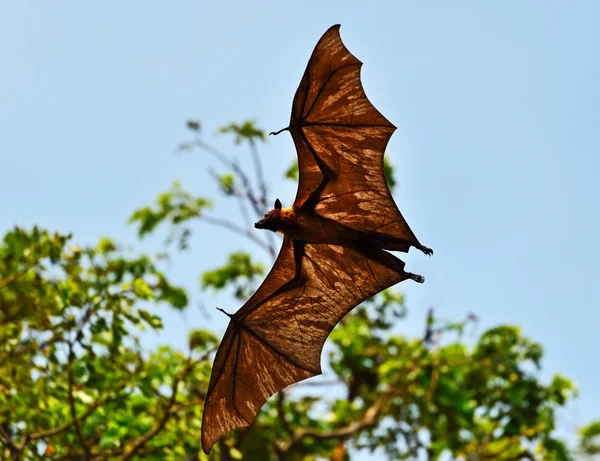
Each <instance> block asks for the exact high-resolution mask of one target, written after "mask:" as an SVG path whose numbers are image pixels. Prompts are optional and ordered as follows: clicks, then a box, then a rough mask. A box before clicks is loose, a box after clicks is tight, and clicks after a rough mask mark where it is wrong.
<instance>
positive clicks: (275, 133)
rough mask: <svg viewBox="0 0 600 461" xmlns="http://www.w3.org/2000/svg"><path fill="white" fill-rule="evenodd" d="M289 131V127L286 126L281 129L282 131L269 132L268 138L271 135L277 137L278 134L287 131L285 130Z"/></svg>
mask: <svg viewBox="0 0 600 461" xmlns="http://www.w3.org/2000/svg"><path fill="white" fill-rule="evenodd" d="M289 129H290V127H289V126H286V127H285V128H282V129H281V130H279V131H271V132H270V133H269V136H271V135H273V136H277V135H278V134H279V133H281V132H283V131H287V130H289Z"/></svg>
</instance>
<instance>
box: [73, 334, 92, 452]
mask: <svg viewBox="0 0 600 461" xmlns="http://www.w3.org/2000/svg"><path fill="white" fill-rule="evenodd" d="M74 360H75V354H74V353H73V344H72V343H69V361H68V363H67V378H68V386H69V387H68V392H69V407H70V409H71V420H72V423H73V425H74V426H75V432H76V434H77V438H78V439H79V443H80V444H81V447H82V448H83V452H84V453H85V456H84V458H85V459H86V460H88V461H89V460H90V459H91V452H90V447H88V445H87V443H86V441H85V438H84V437H83V432H82V431H81V426H80V425H79V422H80V421H79V420H78V419H77V409H76V408H75V396H74V395H73V361H74Z"/></svg>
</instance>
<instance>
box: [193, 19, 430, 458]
mask: <svg viewBox="0 0 600 461" xmlns="http://www.w3.org/2000/svg"><path fill="white" fill-rule="evenodd" d="M339 27H340V26H339V25H335V26H333V27H331V28H330V29H329V30H328V31H327V32H325V34H324V35H323V37H322V38H321V39H320V40H319V42H318V43H317V46H316V47H315V50H314V51H313V53H312V56H311V58H310V60H309V62H308V66H307V67H306V71H305V72H304V76H303V77H302V80H301V81H300V86H299V87H298V90H297V91H296V95H295V96H294V102H293V105H292V116H291V120H290V125H289V126H288V127H287V128H284V129H283V130H280V131H279V132H277V133H273V134H279V133H280V132H282V131H289V132H290V133H291V135H292V138H293V140H294V144H295V146H296V150H297V153H298V164H299V173H300V178H299V184H298V192H297V195H296V199H295V201H294V204H293V206H292V207H290V208H282V205H281V202H280V201H279V200H277V201H276V202H275V208H274V209H273V210H271V211H269V212H268V213H266V214H265V215H264V217H263V218H262V219H261V220H260V221H258V222H257V223H256V224H255V225H254V226H255V227H256V228H258V229H268V230H270V231H274V232H279V233H282V234H283V235H284V238H283V244H282V247H281V250H280V252H279V256H278V257H277V260H276V261H275V264H274V266H273V268H272V269H271V272H270V273H269V274H268V275H267V277H266V279H265V281H264V282H263V283H262V285H261V286H260V287H259V288H258V290H257V291H256V293H254V295H253V296H252V297H251V298H250V299H249V300H248V302H247V303H246V304H244V306H243V307H242V308H241V309H240V310H238V311H237V312H236V313H235V314H227V315H228V316H229V317H230V319H231V321H230V322H229V326H228V327H227V330H226V332H225V335H224V337H223V340H222V342H221V345H220V346H219V349H218V351H217V354H216V357H215V361H214V364H213V369H212V375H211V378H210V383H209V386H208V392H207V395H206V401H205V404H204V414H203V417H202V448H203V450H204V452H205V453H208V452H209V451H210V449H211V447H212V446H213V445H214V443H215V442H216V441H217V440H218V439H219V438H220V437H221V436H222V435H223V434H225V433H226V432H228V431H230V430H231V429H234V428H237V427H242V426H249V425H251V424H252V422H253V421H254V418H255V417H256V414H257V413H258V411H259V409H260V408H261V407H262V406H263V404H264V403H265V402H266V401H267V399H268V398H269V397H271V396H272V395H273V394H275V393H276V392H278V391H280V390H281V389H283V388H285V387H286V386H289V385H290V384H293V383H296V382H298V381H302V380H304V379H307V378H310V377H312V376H316V375H319V374H321V351H322V349H323V345H324V343H325V340H326V339H327V337H328V335H329V333H330V332H331V331H332V330H333V328H334V327H335V326H336V325H337V323H338V322H339V321H340V320H341V319H342V318H343V317H344V316H345V315H346V314H347V313H348V312H349V311H350V310H352V309H353V308H354V307H355V306H357V305H358V304H360V303H361V302H362V301H364V300H365V299H367V298H369V297H371V296H373V295H375V294H377V293H379V292H380V291H382V290H385V289H386V288H388V287H390V286H392V285H394V284H396V283H398V282H401V281H402V280H406V279H412V280H415V281H416V282H420V283H421V282H423V280H424V279H423V277H422V276H420V275H416V274H412V273H410V272H405V270H404V262H402V261H401V260H399V259H398V258H396V257H395V256H393V255H392V254H390V253H388V252H387V251H385V250H395V251H403V252H408V250H409V248H410V247H411V246H413V247H416V248H418V249H419V250H421V251H422V252H424V253H425V254H428V255H431V254H432V253H433V251H432V250H431V249H429V248H427V247H425V246H423V245H421V244H420V243H419V241H418V240H417V238H416V237H415V234H414V233H413V232H412V231H411V230H410V228H409V226H408V224H407V223H406V221H405V220H404V218H403V217H402V214H401V213H400V211H399V210H398V208H397V206H396V204H395V203H394V200H393V199H392V195H391V193H390V190H389V189H388V186H387V183H386V179H385V174H384V167H383V153H384V151H385V147H386V145H387V143H388V141H389V139H390V136H391V135H392V133H393V132H394V130H395V129H396V128H395V127H394V125H392V124H391V123H390V122H389V121H388V120H387V119H386V118H385V117H384V116H383V115H381V114H380V113H379V112H378V111H377V109H375V107H374V106H373V105H372V104H371V103H370V102H369V100H368V99H367V97H366V95H365V92H364V90H363V87H362V84H361V81H360V68H361V65H362V63H361V62H360V61H359V60H358V59H357V58H355V57H354V56H353V55H352V54H350V52H349V51H348V50H347V49H346V47H345V46H344V44H343V43H342V40H341V38H340V34H339Z"/></svg>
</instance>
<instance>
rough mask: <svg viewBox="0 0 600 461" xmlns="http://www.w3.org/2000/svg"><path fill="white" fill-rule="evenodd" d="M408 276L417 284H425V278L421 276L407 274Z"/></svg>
mask: <svg viewBox="0 0 600 461" xmlns="http://www.w3.org/2000/svg"><path fill="white" fill-rule="evenodd" d="M406 275H407V276H408V278H409V279H411V280H414V281H415V282H417V283H423V282H424V281H425V277H423V276H422V275H419V274H413V273H412V272H407V273H406Z"/></svg>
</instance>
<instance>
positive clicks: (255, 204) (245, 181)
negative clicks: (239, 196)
mask: <svg viewBox="0 0 600 461" xmlns="http://www.w3.org/2000/svg"><path fill="white" fill-rule="evenodd" d="M195 144H196V145H197V146H198V147H200V148H201V149H203V150H205V151H206V152H208V153H209V154H210V155H212V156H213V157H214V158H216V159H217V160H218V161H219V162H221V163H222V164H223V165H225V167H226V168H230V169H232V170H233V171H234V172H235V174H237V175H238V176H239V178H240V180H241V181H242V185H243V186H244V189H245V192H246V194H245V195H246V198H247V199H248V201H249V202H250V204H251V205H252V208H253V209H254V212H255V213H256V215H257V216H262V214H263V213H264V211H265V210H263V209H262V208H261V206H260V203H259V199H258V198H257V197H256V194H255V193H254V190H253V188H252V183H251V182H250V179H249V178H248V175H246V173H245V172H244V170H243V169H242V168H241V167H240V165H239V164H238V163H237V162H236V161H234V160H231V159H229V158H228V157H227V156H226V155H225V154H223V153H222V152H220V151H218V150H217V149H215V148H214V147H212V146H210V145H208V144H206V143H205V142H204V141H201V140H200V139H196V141H195Z"/></svg>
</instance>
